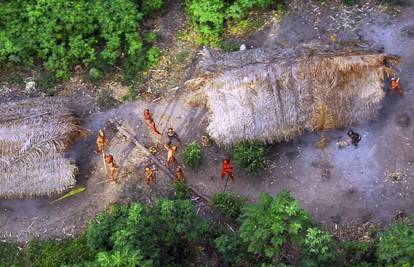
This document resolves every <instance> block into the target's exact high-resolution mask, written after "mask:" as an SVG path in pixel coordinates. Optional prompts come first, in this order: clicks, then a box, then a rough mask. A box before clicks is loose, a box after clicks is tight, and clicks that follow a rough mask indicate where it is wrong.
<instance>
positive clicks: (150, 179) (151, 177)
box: [145, 166, 155, 186]
mask: <svg viewBox="0 0 414 267" xmlns="http://www.w3.org/2000/svg"><path fill="white" fill-rule="evenodd" d="M145 176H146V177H147V185H148V186H151V185H152V183H153V181H154V179H155V169H153V168H151V167H150V166H146V167H145Z"/></svg>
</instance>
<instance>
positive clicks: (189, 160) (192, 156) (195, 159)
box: [183, 141, 203, 168]
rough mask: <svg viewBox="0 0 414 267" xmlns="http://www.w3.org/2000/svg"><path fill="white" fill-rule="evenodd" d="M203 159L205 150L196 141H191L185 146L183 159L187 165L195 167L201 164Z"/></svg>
mask: <svg viewBox="0 0 414 267" xmlns="http://www.w3.org/2000/svg"><path fill="white" fill-rule="evenodd" d="M202 159H203V151H202V150H201V147H200V145H199V144H197V142H196V141H193V142H191V143H190V144H188V145H187V146H186V147H185V149H184V153H183V161H184V164H185V165H187V166H189V167H191V168H195V167H197V166H199V165H200V164H201V161H202Z"/></svg>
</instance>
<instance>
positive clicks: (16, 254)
mask: <svg viewBox="0 0 414 267" xmlns="http://www.w3.org/2000/svg"><path fill="white" fill-rule="evenodd" d="M0 266H4V267H6V266H7V267H8V266H13V267H24V266H26V264H25V262H24V253H23V251H22V250H21V248H19V246H18V245H17V244H15V243H2V242H0Z"/></svg>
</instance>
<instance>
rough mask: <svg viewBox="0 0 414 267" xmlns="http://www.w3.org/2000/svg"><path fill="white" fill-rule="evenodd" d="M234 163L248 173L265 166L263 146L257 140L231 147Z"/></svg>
mask: <svg viewBox="0 0 414 267" xmlns="http://www.w3.org/2000/svg"><path fill="white" fill-rule="evenodd" d="M233 157H234V160H235V161H236V163H237V164H238V165H239V166H240V167H242V168H244V169H246V170H247V171H248V172H249V173H254V172H257V171H259V170H262V169H264V168H265V166H266V160H265V146H264V144H263V143H261V142H259V141H252V142H243V143H239V144H237V145H236V146H235V147H234V148H233Z"/></svg>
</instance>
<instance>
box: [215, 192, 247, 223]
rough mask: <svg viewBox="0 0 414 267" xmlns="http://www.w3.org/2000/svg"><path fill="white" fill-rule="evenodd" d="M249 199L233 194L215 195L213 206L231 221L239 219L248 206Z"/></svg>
mask: <svg viewBox="0 0 414 267" xmlns="http://www.w3.org/2000/svg"><path fill="white" fill-rule="evenodd" d="M246 201H247V198H246V197H241V196H237V195H234V194H231V193H215V194H214V195H213V197H212V202H213V206H214V207H215V208H216V209H218V210H219V211H220V212H221V213H223V215H224V216H226V217H227V218H230V219H233V220H235V219H237V218H238V217H239V215H240V213H241V211H242V208H243V207H244V206H245V205H246Z"/></svg>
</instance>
